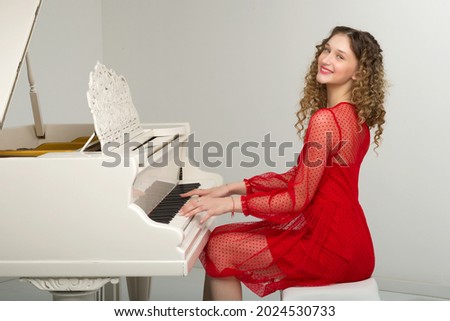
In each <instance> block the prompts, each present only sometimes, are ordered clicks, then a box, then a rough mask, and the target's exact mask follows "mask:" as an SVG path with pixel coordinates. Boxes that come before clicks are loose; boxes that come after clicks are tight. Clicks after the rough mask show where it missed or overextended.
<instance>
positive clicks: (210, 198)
mask: <svg viewBox="0 0 450 321" xmlns="http://www.w3.org/2000/svg"><path fill="white" fill-rule="evenodd" d="M383 77H384V72H383V60H382V56H381V49H380V47H379V45H378V43H377V42H376V40H375V39H374V38H373V37H372V36H371V35H370V34H369V33H367V32H363V31H358V30H355V29H351V28H348V27H336V28H335V29H333V31H332V32H331V35H330V36H329V37H328V38H326V39H324V40H323V41H322V44H321V45H319V46H317V52H316V55H315V59H314V61H313V62H312V64H311V67H310V71H309V73H308V75H307V76H306V85H305V89H304V97H303V99H302V100H301V101H300V110H299V112H298V114H297V115H298V123H297V126H298V131H299V133H301V132H302V131H303V129H304V127H303V121H304V120H306V119H308V120H309V122H308V126H307V129H306V131H305V137H304V144H303V148H302V150H301V153H300V155H299V157H298V161H297V164H296V165H295V166H294V167H292V168H291V169H289V170H288V171H287V172H285V173H283V174H277V173H272V172H270V173H265V174H262V175H257V176H254V177H251V178H249V179H245V180H244V181H242V182H237V183H232V184H226V185H223V186H219V187H215V188H212V189H207V190H201V189H196V190H193V191H191V192H189V193H186V194H184V195H183V196H185V197H188V196H198V197H195V198H193V199H192V200H190V201H188V202H187V203H186V204H185V205H184V206H183V207H182V209H181V210H180V214H181V215H185V216H188V217H190V216H194V215H197V214H198V213H200V212H206V215H205V216H204V218H203V222H204V221H205V220H206V219H208V218H209V217H211V216H214V215H221V214H224V213H228V212H231V213H235V212H242V213H243V214H244V215H251V216H253V217H257V218H259V219H261V220H260V221H257V222H251V223H235V224H227V225H222V226H219V227H217V228H216V229H214V231H213V232H212V234H211V237H210V239H209V241H208V244H207V245H206V247H205V249H204V251H203V253H202V254H201V256H200V259H201V261H202V263H203V265H204V267H205V270H206V273H207V277H206V279H205V288H204V299H207V300H209V299H214V300H238V299H242V290H241V282H242V283H244V284H245V285H246V286H247V287H248V288H249V289H250V290H252V291H253V292H254V293H256V294H257V295H259V296H265V295H268V294H270V293H273V292H274V291H277V290H282V289H286V288H288V287H293V286H318V285H326V284H331V283H343V282H353V281H360V280H364V279H367V278H369V277H370V276H371V274H372V272H373V269H374V265H375V257H374V249H373V245H372V238H371V234H370V231H369V228H368V226H367V223H366V219H365V215H364V212H363V210H362V208H361V206H360V204H359V200H358V180H359V169H360V166H361V163H362V161H363V159H364V157H365V155H366V152H367V150H368V148H369V144H370V132H369V129H370V128H371V127H373V125H374V124H376V125H377V126H378V131H377V135H378V136H377V135H376V136H375V139H376V143H377V139H378V138H379V136H380V135H381V132H382V124H383V123H384V113H385V112H384V106H383V99H384V81H383ZM380 79H381V82H380V81H378V80H380ZM361 94H362V97H363V98H362V99H361V98H360V97H361ZM367 111H368V112H369V113H368V114H367V113H366V112H367ZM330 146H332V147H331V148H329V147H330ZM233 194H238V195H240V196H237V197H236V196H232V195H233Z"/></svg>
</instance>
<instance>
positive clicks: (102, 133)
mask: <svg viewBox="0 0 450 321" xmlns="http://www.w3.org/2000/svg"><path fill="white" fill-rule="evenodd" d="M40 4H41V1H40V0H27V1H17V0H3V1H1V3H0V7H1V8H0V12H1V13H5V12H7V13H8V14H7V16H8V17H9V21H3V22H2V21H1V19H0V27H1V28H3V27H4V26H5V25H8V28H9V29H8V30H9V32H8V34H6V33H5V32H0V37H2V38H3V39H0V41H1V43H2V44H4V45H3V47H5V46H7V47H11V48H13V47H14V48H13V49H14V50H11V51H8V52H7V53H5V51H4V50H2V53H0V57H1V59H0V63H1V64H2V66H5V68H4V69H2V70H7V69H8V71H9V72H8V73H5V74H2V75H0V78H1V79H0V81H1V83H0V84H1V87H0V88H1V94H0V103H1V105H0V112H1V113H2V114H0V117H2V118H1V120H2V124H1V126H2V125H3V121H4V119H5V114H6V111H7V108H8V104H9V102H10V100H11V96H12V94H13V91H14V85H15V82H16V80H17V77H18V74H19V71H20V67H21V66H22V64H25V58H26V54H27V48H28V43H29V40H30V37H31V33H32V30H33V26H34V23H35V19H36V16H37V13H38V11H39V8H40ZM2 16H3V14H2ZM5 44H7V45H5ZM26 62H27V63H28V62H29V61H28V60H26ZM6 67H7V68H6ZM28 67H29V66H28ZM28 76H29V79H30V84H31V91H30V97H31V101H32V105H33V114H34V116H35V124H34V125H29V126H22V127H13V128H2V129H1V130H0V177H1V181H2V183H1V185H0V193H1V199H0V216H1V225H0V244H1V246H0V277H19V278H24V279H26V280H28V281H30V282H32V283H33V284H34V285H36V286H37V287H38V288H40V289H42V290H48V291H51V292H52V293H53V295H54V299H57V300H60V299H69V297H75V298H76V299H92V298H94V296H93V294H94V293H96V291H97V290H98V289H100V288H102V287H103V286H104V285H105V284H107V283H109V282H111V283H116V282H117V281H118V278H119V277H122V276H127V277H143V278H144V280H145V278H146V277H150V276H158V275H174V276H175V275H180V276H182V275H187V274H188V273H189V271H190V269H191V268H192V266H193V265H194V263H195V261H196V260H197V258H198V255H199V253H200V252H201V250H202V249H203V247H204V245H205V243H206V242H207V239H208V236H209V232H210V227H211V223H212V222H211V221H208V222H207V223H205V224H200V223H199V217H196V218H194V219H189V220H188V219H186V218H183V217H179V216H175V217H174V218H173V219H170V218H169V219H167V218H164V219H162V220H156V219H154V218H153V217H152V214H151V212H152V210H153V209H154V208H156V207H157V206H158V205H159V204H161V203H162V202H163V200H164V199H165V197H166V195H168V194H170V192H171V191H177V188H178V187H179V186H180V184H184V183H193V182H196V183H200V186H201V187H211V186H215V185H218V184H221V182H222V178H221V177H220V176H219V175H217V174H214V173H208V172H205V171H202V170H200V169H199V168H196V167H194V166H192V165H191V164H190V162H189V160H188V158H189V155H188V150H187V148H186V142H187V141H188V137H189V134H190V128H189V124H187V123H179V124H140V122H139V118H138V116H137V112H136V110H135V109H134V106H133V105H132V101H131V96H130V95H129V90H128V86H127V84H126V81H125V79H124V78H123V77H121V76H117V75H116V74H115V73H114V72H113V71H112V70H108V69H106V68H105V67H104V66H102V65H100V64H97V66H96V68H95V71H94V72H92V73H91V75H90V83H89V91H88V102H89V106H90V107H91V111H92V113H93V117H94V123H93V124H53V125H50V124H43V123H42V120H41V117H40V113H39V109H38V97H37V94H36V92H35V90H34V81H33V79H32V75H31V73H30V70H28ZM5 89H6V90H5ZM94 132H95V133H96V135H93V133H94ZM176 193H178V192H176ZM172 194H173V192H172ZM163 212H165V210H163ZM149 213H150V214H149ZM167 213H168V214H170V216H173V215H175V214H176V210H172V212H170V211H169V210H167ZM129 280H130V283H131V284H138V285H139V282H136V280H139V279H138V278H136V279H131V278H130V279H129ZM147 281H148V280H147ZM147 283H148V282H147ZM147 285H148V284H147ZM132 291H136V289H135V288H133V289H132ZM144 292H145V291H144ZM136 299H141V298H139V297H137V298H136Z"/></svg>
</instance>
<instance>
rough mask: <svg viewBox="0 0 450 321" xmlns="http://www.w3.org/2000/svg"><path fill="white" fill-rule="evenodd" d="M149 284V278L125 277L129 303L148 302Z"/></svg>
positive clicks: (150, 281) (150, 282) (150, 280)
mask: <svg viewBox="0 0 450 321" xmlns="http://www.w3.org/2000/svg"><path fill="white" fill-rule="evenodd" d="M151 284H152V278H151V277H127V287H128V296H129V298H130V301H149V300H150V286H151Z"/></svg>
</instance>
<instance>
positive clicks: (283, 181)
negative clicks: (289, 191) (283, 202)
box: [244, 167, 297, 194]
mask: <svg viewBox="0 0 450 321" xmlns="http://www.w3.org/2000/svg"><path fill="white" fill-rule="evenodd" d="M296 171H297V167H293V168H291V169H290V170H289V171H287V172H286V173H283V174H277V173H273V172H268V173H264V174H261V175H258V176H254V177H252V178H248V179H244V183H245V187H246V190H247V194H252V193H257V192H269V191H272V190H274V189H286V188H287V187H288V183H289V181H290V180H291V179H292V178H293V177H294V176H295V172H296Z"/></svg>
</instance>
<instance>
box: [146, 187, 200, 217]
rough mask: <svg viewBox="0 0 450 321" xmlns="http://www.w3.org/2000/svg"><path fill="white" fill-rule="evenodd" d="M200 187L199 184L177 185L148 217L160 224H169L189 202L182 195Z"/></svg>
mask: <svg viewBox="0 0 450 321" xmlns="http://www.w3.org/2000/svg"><path fill="white" fill-rule="evenodd" d="M199 186H200V184H199V183H188V184H178V185H176V186H175V187H174V188H173V189H172V190H171V191H170V193H169V194H168V195H167V196H166V197H165V198H164V199H163V200H162V201H161V202H160V203H159V204H158V205H157V206H156V207H155V208H154V209H153V210H152V211H151V212H150V213H148V217H149V218H151V219H152V220H153V221H155V222H158V223H164V224H169V223H170V221H171V220H172V219H173V217H174V216H175V215H176V214H177V213H178V211H179V210H180V208H181V207H182V206H183V205H184V204H185V203H186V202H187V201H188V200H189V198H188V197H181V196H180V194H183V193H187V192H189V191H191V190H193V189H196V188H198V187H199Z"/></svg>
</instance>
